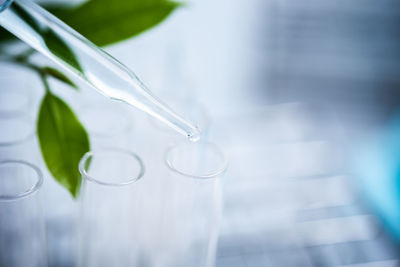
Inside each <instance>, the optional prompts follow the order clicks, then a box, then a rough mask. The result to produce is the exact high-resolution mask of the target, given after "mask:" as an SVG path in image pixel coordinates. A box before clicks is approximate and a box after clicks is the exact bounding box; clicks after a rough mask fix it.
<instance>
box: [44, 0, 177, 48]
mask: <svg viewBox="0 0 400 267" xmlns="http://www.w3.org/2000/svg"><path fill="white" fill-rule="evenodd" d="M180 5H181V4H180V3H177V2H172V1H168V0H129V1H127V0H114V1H109V0H96V1H94V0H92V1H88V2H86V3H84V4H82V5H80V6H78V7H76V8H72V9H70V10H66V9H63V10H59V9H50V11H51V12H52V13H53V14H54V15H55V16H57V17H59V18H60V19H61V20H63V21H64V22H66V23H67V24H69V25H70V26H71V27H72V28H74V29H75V30H77V31H78V32H79V33H81V34H82V35H83V36H85V37H86V38H88V39H89V40H91V41H92V42H93V43H95V44H97V45H99V46H105V45H109V44H112V43H116V42H118V41H121V40H124V39H127V38H130V37H132V36H135V35H137V34H139V33H142V32H143V31H145V30H147V29H149V28H151V27H153V26H155V25H157V24H158V23H160V22H161V21H163V20H164V19H165V18H166V17H167V16H168V15H169V14H170V13H171V12H172V11H173V10H174V9H175V8H177V7H178V6H180Z"/></svg>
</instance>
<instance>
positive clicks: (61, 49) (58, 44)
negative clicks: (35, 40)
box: [41, 29, 83, 74]
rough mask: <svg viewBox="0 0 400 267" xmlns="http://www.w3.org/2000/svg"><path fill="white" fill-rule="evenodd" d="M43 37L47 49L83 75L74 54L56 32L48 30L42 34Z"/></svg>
mask: <svg viewBox="0 0 400 267" xmlns="http://www.w3.org/2000/svg"><path fill="white" fill-rule="evenodd" d="M41 35H42V37H43V39H44V42H45V43H46V46H47V48H48V49H49V50H50V51H51V52H52V53H53V54H54V55H56V56H57V57H58V58H60V59H61V60H63V61H64V62H65V63H67V64H68V65H70V66H71V67H73V68H74V69H75V70H77V71H78V72H80V73H82V74H83V70H82V67H81V65H80V64H79V62H78V60H77V58H76V57H75V54H74V52H73V51H72V50H71V48H69V46H68V45H67V44H66V43H65V42H64V41H63V40H62V39H61V38H60V37H59V36H58V35H57V34H56V33H55V32H54V31H52V30H50V29H46V30H45V31H42V32H41Z"/></svg>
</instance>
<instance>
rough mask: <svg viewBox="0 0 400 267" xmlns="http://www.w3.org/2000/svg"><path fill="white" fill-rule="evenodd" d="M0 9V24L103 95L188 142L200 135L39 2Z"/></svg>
mask: <svg viewBox="0 0 400 267" xmlns="http://www.w3.org/2000/svg"><path fill="white" fill-rule="evenodd" d="M110 4H112V1H110ZM0 12H1V13H0V25H1V26H2V27H4V28H5V29H7V30H8V31H9V32H11V33H12V34H14V35H15V36H17V37H18V38H19V39H21V40H22V41H24V42H26V43H27V44H28V45H30V46H31V47H33V48H34V49H36V50H37V51H39V52H40V53H42V54H44V55H45V56H47V57H48V58H50V59H51V60H53V61H54V62H56V63H57V64H59V65H60V66H61V67H63V68H64V69H65V70H67V71H69V72H70V73H73V74H75V75H77V76H78V77H80V78H81V79H83V80H84V81H85V82H86V83H88V84H89V85H91V86H92V87H94V88H95V89H97V90H98V91H99V92H100V93H102V94H103V95H105V96H106V97H109V98H111V99H114V100H119V101H122V102H125V103H127V104H129V105H132V106H135V107H137V108H139V109H141V110H142V111H144V112H146V113H148V114H149V115H151V116H153V117H155V118H157V119H159V120H161V121H163V122H164V123H166V124H167V125H169V126H170V127H172V128H173V129H175V130H176V131H178V132H179V133H181V134H184V135H186V136H187V137H188V138H189V139H190V140H192V141H197V140H198V139H199V138H200V131H199V129H198V128H197V127H196V126H195V125H193V124H192V123H190V122H188V121H186V120H185V119H184V118H183V117H181V116H179V115H178V114H176V113H175V112H173V111H172V110H171V109H170V108H169V107H167V106H166V105H165V104H163V103H162V102H161V101H160V100H159V99H157V98H156V97H155V96H154V95H153V94H152V93H151V92H150V91H149V90H148V89H147V88H146V86H145V85H144V84H143V83H142V82H141V81H140V80H139V78H138V77H137V76H136V75H135V74H134V73H133V72H132V71H131V70H129V69H128V68H127V67H126V66H125V65H123V64H122V63H120V62H119V61H118V60H116V59H115V58H113V57H112V56H110V55H109V54H107V53H106V52H104V51H103V50H102V49H101V48H99V47H97V46H96V45H95V44H93V43H92V42H90V41H89V40H87V39H86V38H85V37H83V36H82V35H80V34H79V33H77V32H76V31H75V30H73V29H71V28H70V27H69V26H68V25H66V24H65V23H63V22H62V21H61V20H59V19H57V18H56V17H55V16H53V15H52V14H50V13H49V12H47V11H46V10H44V9H43V8H41V7H40V6H39V5H37V4H35V3H33V2H31V1H29V0H14V1H13V0H0ZM60 49H64V50H68V51H64V52H66V53H63V51H60Z"/></svg>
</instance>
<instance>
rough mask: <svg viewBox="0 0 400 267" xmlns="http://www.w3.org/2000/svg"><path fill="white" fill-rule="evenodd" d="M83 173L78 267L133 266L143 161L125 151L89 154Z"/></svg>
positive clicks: (117, 150)
mask: <svg viewBox="0 0 400 267" xmlns="http://www.w3.org/2000/svg"><path fill="white" fill-rule="evenodd" d="M79 171H80V173H81V175H82V188H81V195H80V197H79V198H80V199H79V202H80V216H79V217H80V218H79V226H78V228H79V246H78V249H79V250H78V266H81V267H92V266H93V267H94V266H96V267H101V266H126V267H130V266H133V261H134V257H135V250H136V246H137V243H136V238H135V236H136V234H137V233H136V232H137V227H136V226H137V223H138V216H137V205H138V190H140V188H138V186H139V185H138V181H139V180H140V179H141V178H142V177H143V175H144V172H145V169H144V164H143V162H142V160H141V158H140V157H139V156H137V155H136V154H134V153H132V152H129V151H126V150H121V149H104V150H98V151H94V152H88V153H86V154H85V155H84V157H83V158H82V159H81V161H80V164H79Z"/></svg>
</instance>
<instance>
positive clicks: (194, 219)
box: [140, 143, 227, 267]
mask: <svg viewBox="0 0 400 267" xmlns="http://www.w3.org/2000/svg"><path fill="white" fill-rule="evenodd" d="M165 163H166V164H167V168H166V169H167V170H166V172H165V176H164V180H165V181H166V182H165V183H164V185H163V190H162V192H161V193H162V196H161V200H160V204H162V205H159V206H158V208H154V207H152V208H154V211H153V213H152V214H147V216H149V217H147V220H146V221H147V222H149V223H148V224H147V225H146V226H145V228H144V230H142V231H141V232H142V233H144V236H141V238H140V239H141V242H142V243H141V245H140V247H141V249H142V251H141V254H140V255H141V264H143V265H144V266H154V267H156V266H157V267H159V266H160V267H184V266H192V267H211V266H214V263H215V255H216V248H217V240H218V233H219V222H220V217H221V209H222V205H221V201H222V200H221V188H220V183H221V178H222V176H223V174H224V172H225V170H226V168H227V160H226V157H225V155H224V153H223V152H222V151H221V150H220V149H219V148H218V147H217V146H216V145H214V144H211V143H196V144H192V143H181V144H178V145H176V146H173V147H171V148H169V149H168V150H167V151H166V153H165ZM149 195H153V194H149Z"/></svg>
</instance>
